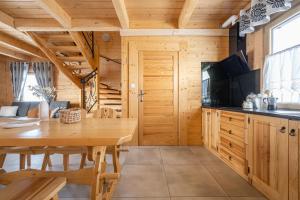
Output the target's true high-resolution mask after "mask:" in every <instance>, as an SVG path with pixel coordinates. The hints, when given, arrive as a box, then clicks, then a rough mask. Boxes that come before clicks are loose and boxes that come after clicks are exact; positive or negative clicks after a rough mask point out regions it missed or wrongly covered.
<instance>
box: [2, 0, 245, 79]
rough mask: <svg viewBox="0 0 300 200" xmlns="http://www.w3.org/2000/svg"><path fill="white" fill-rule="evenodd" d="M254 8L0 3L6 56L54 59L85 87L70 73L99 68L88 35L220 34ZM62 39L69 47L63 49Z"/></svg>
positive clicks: (88, 1) (228, 2)
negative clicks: (226, 24)
mask: <svg viewBox="0 0 300 200" xmlns="http://www.w3.org/2000/svg"><path fill="white" fill-rule="evenodd" d="M249 3H250V0H0V54H2V55H5V56H9V57H11V58H13V59H18V60H29V59H35V58H38V59H50V60H51V61H52V62H53V63H57V64H56V65H58V66H59V68H60V70H61V71H62V72H63V73H65V74H66V75H67V76H68V77H69V78H70V79H72V78H73V82H74V83H75V84H76V85H80V84H79V82H78V79H74V73H73V72H74V71H72V70H70V69H71V67H74V66H73V65H72V63H71V62H73V61H76V62H78V63H79V64H80V66H75V67H77V68H78V67H80V68H82V67H83V66H88V68H89V70H93V69H94V66H95V65H94V62H95V61H94V60H92V58H91V57H90V55H89V52H88V51H87V50H86V44H84V40H83V38H82V37H83V35H84V34H85V33H83V32H88V31H120V30H122V29H123V30H127V29H131V30H133V31H134V30H135V29H178V28H179V29H219V28H220V25H221V24H222V23H223V22H224V21H225V20H226V19H227V18H228V17H230V16H231V15H234V14H235V15H236V14H238V13H239V10H240V9H243V8H245V7H247V6H248V5H249ZM82 34H83V35H82ZM51 35H52V36H51ZM61 39H63V41H64V42H65V43H64V44H63V45H62V44H59V45H58V44H57V40H61ZM50 40H53V41H52V42H51V41H50ZM82 63H85V64H82ZM65 68H67V69H68V70H65Z"/></svg>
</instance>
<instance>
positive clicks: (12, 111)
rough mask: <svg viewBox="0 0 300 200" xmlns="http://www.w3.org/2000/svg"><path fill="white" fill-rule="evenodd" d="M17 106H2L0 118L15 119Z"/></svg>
mask: <svg viewBox="0 0 300 200" xmlns="http://www.w3.org/2000/svg"><path fill="white" fill-rule="evenodd" d="M17 111H18V106H2V107H1V108H0V116H2V117H15V116H17Z"/></svg>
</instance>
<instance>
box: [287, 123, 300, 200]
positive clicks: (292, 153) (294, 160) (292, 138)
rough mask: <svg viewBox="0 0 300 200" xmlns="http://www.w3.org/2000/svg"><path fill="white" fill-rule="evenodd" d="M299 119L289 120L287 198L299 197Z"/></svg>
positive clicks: (296, 198)
mask: <svg viewBox="0 0 300 200" xmlns="http://www.w3.org/2000/svg"><path fill="white" fill-rule="evenodd" d="M299 134H300V121H293V120H290V121H289V156H288V158H289V176H288V179H289V184H288V185H289V200H299V199H300V171H299V167H300V136H299Z"/></svg>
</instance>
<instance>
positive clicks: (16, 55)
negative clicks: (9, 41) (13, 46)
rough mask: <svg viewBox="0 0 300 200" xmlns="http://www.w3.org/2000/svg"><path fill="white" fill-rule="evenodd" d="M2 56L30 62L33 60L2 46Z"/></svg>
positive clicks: (0, 52)
mask: <svg viewBox="0 0 300 200" xmlns="http://www.w3.org/2000/svg"><path fill="white" fill-rule="evenodd" d="M0 54H2V55H5V56H8V57H11V58H14V59H17V60H23V61H30V60H31V57H30V56H27V55H24V54H21V53H18V52H16V51H13V50H10V49H7V48H5V47H2V46H0Z"/></svg>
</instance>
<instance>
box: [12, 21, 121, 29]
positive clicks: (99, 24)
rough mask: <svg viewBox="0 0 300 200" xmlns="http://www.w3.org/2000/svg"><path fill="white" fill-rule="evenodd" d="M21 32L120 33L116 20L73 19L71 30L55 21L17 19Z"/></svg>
mask: <svg viewBox="0 0 300 200" xmlns="http://www.w3.org/2000/svg"><path fill="white" fill-rule="evenodd" d="M15 27H16V28H17V29H18V30H19V31H25V32H28V31H30V32H38V31H119V30H120V29H121V27H120V23H119V21H118V20H116V19H73V20H72V27H71V28H64V27H62V26H61V25H60V24H59V23H58V22H57V21H56V20H55V19H21V18H19V19H15Z"/></svg>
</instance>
